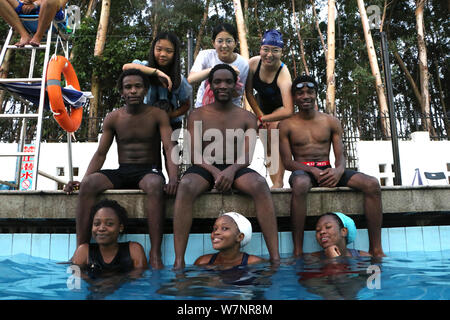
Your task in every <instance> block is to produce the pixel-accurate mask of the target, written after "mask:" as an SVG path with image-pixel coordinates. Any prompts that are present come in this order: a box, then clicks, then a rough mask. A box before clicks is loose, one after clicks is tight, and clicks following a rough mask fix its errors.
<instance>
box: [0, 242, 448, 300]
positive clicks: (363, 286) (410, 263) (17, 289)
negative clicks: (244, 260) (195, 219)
mask: <svg viewBox="0 0 450 320" xmlns="http://www.w3.org/2000/svg"><path fill="white" fill-rule="evenodd" d="M334 262H335V263H333V264H324V263H323V262H321V261H319V260H310V259H293V258H289V257H283V259H282V260H281V264H280V265H279V266H278V267H276V268H274V267H271V266H270V264H268V263H263V264H258V265H253V266H249V267H247V268H244V269H240V270H237V271H234V272H224V271H218V270H207V269H205V268H200V267H195V266H188V267H187V268H186V269H185V270H184V271H182V272H173V271H172V270H170V268H166V269H163V270H156V271H153V270H147V271H145V272H144V273H143V274H142V275H141V277H139V278H136V279H132V278H130V277H127V276H117V277H111V278H108V279H95V280H89V281H86V280H84V279H79V278H77V277H76V270H74V269H72V268H70V265H67V264H60V263H57V261H53V260H49V259H44V258H38V257H32V256H30V255H27V254H17V255H12V256H3V257H0V299H1V300H11V299H14V300H16V299H23V300H103V299H106V300H179V299H183V300H222V299H226V300H323V299H338V300H339V299H345V300H347V299H349V300H448V299H450V250H445V251H436V252H423V251H421V252H395V253H391V254H389V256H388V257H385V258H383V259H381V260H380V261H375V260H373V259H371V258H360V259H353V258H346V259H342V260H335V261H334ZM74 271H75V272H74Z"/></svg>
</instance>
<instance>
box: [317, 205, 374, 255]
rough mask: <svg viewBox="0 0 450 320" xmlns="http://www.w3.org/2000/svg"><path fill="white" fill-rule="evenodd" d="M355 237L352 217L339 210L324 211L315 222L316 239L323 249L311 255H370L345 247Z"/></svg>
mask: <svg viewBox="0 0 450 320" xmlns="http://www.w3.org/2000/svg"><path fill="white" fill-rule="evenodd" d="M355 238H356V226H355V222H354V221H353V219H352V218H350V217H348V216H346V215H345V214H343V213H341V212H328V213H325V214H324V215H322V216H321V217H320V218H319V220H318V221H317V224H316V240H317V243H318V244H319V245H320V246H321V247H322V248H323V251H319V252H314V253H312V255H313V256H320V257H326V258H335V257H359V256H371V255H370V253H368V252H365V251H361V250H356V249H349V248H347V246H348V245H349V244H350V243H352V242H353V241H354V240H355Z"/></svg>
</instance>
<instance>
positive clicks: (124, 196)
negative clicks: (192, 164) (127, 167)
mask: <svg viewBox="0 0 450 320" xmlns="http://www.w3.org/2000/svg"><path fill="white" fill-rule="evenodd" d="M381 192H382V203H383V213H384V215H388V214H392V213H406V212H408V213H414V212H450V186H419V187H403V186H402V187H382V188H381ZM100 198H109V199H113V200H117V201H118V202H119V203H120V204H122V205H123V206H124V207H125V208H126V209H127V211H128V214H129V218H132V219H133V218H136V219H144V218H146V214H145V207H146V201H145V199H146V195H145V193H144V192H143V191H141V190H107V191H106V192H104V193H102V194H101V195H100V196H99V199H100ZM272 198H273V202H274V205H275V212H276V215H277V217H289V214H290V213H289V212H290V199H291V189H275V190H273V191H272ZM0 204H1V205H0V218H1V219H23V220H26V219H73V218H75V208H76V204H77V195H76V194H72V195H66V194H65V193H64V192H62V191H0ZM173 204H174V198H173V197H170V198H167V204H166V218H168V219H171V218H173ZM227 211H237V212H240V213H242V214H244V215H245V216H248V217H255V209H254V204H253V201H252V199H251V198H250V197H249V196H246V195H243V194H239V193H233V194H222V193H219V192H215V191H211V192H209V193H205V194H203V195H201V196H200V197H199V198H198V199H197V200H196V202H195V204H194V213H193V217H194V218H198V219H205V218H216V217H217V216H218V214H219V213H220V212H227ZM329 211H341V212H344V213H346V214H349V215H361V214H362V213H363V212H364V211H363V195H362V193H360V192H357V191H354V190H352V189H350V188H313V189H312V190H311V191H310V193H309V195H308V216H318V215H321V214H322V213H325V212H329ZM449 224H450V221H449Z"/></svg>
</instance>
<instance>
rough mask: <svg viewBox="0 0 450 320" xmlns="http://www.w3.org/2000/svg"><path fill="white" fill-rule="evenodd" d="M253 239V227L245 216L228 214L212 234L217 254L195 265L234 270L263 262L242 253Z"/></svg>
mask: <svg viewBox="0 0 450 320" xmlns="http://www.w3.org/2000/svg"><path fill="white" fill-rule="evenodd" d="M251 237H252V225H251V223H250V221H249V220H248V219H247V218H245V217H244V216H243V215H241V214H239V213H236V212H227V213H224V214H223V215H221V216H220V217H219V218H217V219H216V222H215V223H214V226H213V231H212V232H211V242H212V246H213V248H214V249H215V250H219V252H218V253H215V254H206V255H203V256H201V257H199V258H198V259H197V260H196V261H195V263H194V264H195V265H208V266H216V265H220V266H221V267H224V268H225V269H226V268H230V267H231V268H232V267H236V266H246V265H247V264H253V263H258V262H263V261H264V259H262V258H260V257H258V256H254V255H249V254H247V253H245V252H241V250H240V248H241V247H244V246H245V245H247V243H249V242H250V239H251Z"/></svg>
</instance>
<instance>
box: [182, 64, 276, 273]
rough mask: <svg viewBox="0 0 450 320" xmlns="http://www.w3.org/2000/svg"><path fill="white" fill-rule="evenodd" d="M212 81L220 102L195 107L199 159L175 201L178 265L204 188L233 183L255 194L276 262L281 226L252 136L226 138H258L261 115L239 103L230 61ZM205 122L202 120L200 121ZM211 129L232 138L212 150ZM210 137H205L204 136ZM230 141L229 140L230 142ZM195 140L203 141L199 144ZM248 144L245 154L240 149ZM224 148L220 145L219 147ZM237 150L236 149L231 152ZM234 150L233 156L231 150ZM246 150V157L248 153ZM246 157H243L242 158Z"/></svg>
mask: <svg viewBox="0 0 450 320" xmlns="http://www.w3.org/2000/svg"><path fill="white" fill-rule="evenodd" d="M208 80H209V83H210V86H211V89H212V91H213V93H214V102H213V103H212V104H209V105H205V106H202V107H200V108H197V109H195V110H194V111H192V112H191V114H190V115H189V117H188V124H187V129H188V133H189V135H190V141H193V142H194V143H193V145H191V149H190V150H191V159H192V163H193V164H194V165H193V166H192V167H190V168H189V169H188V170H187V171H186V173H185V174H184V176H183V178H182V179H181V181H180V184H179V187H178V191H177V197H176V199H175V205H174V217H173V230H174V245H175V263H174V269H181V268H184V266H185V262H184V254H185V251H186V246H187V242H188V238H189V231H190V228H191V224H192V208H193V204H194V201H195V199H196V198H197V197H198V196H199V195H200V194H202V193H204V192H206V191H208V190H210V189H211V188H213V187H214V188H215V189H216V190H218V191H221V192H225V191H228V190H230V189H231V188H232V187H233V188H235V189H237V190H239V191H241V192H243V193H245V194H248V195H250V196H251V197H252V198H253V200H254V203H255V210H256V217H257V219H258V222H259V224H260V227H261V230H262V233H263V236H264V239H265V241H266V244H267V248H268V251H269V255H270V258H271V260H272V261H274V262H276V261H279V258H280V256H279V252H278V233H277V232H278V230H277V220H276V218H275V209H274V205H273V202H272V196H271V193H270V189H269V186H268V185H267V182H266V179H264V177H262V176H261V175H259V174H258V173H257V172H256V171H254V170H252V169H250V168H248V165H249V164H250V161H251V159H250V154H253V153H252V152H251V151H252V150H251V148H253V147H254V145H253V146H251V143H250V142H249V140H250V139H249V137H248V136H247V137H245V136H241V137H237V138H236V139H235V138H233V139H224V137H227V133H229V132H230V131H233V132H237V131H239V132H243V133H247V132H252V130H253V131H254V135H255V139H256V129H257V122H256V117H255V116H254V115H253V114H251V113H250V112H248V111H246V110H244V109H242V108H240V107H238V106H236V105H234V104H233V101H232V98H233V93H234V91H235V86H236V81H237V74H236V71H234V69H233V68H232V67H230V66H229V65H227V64H219V65H216V66H215V67H214V68H213V69H212V70H211V72H210V74H209V79H208ZM199 124H200V125H199ZM208 132H209V133H211V132H215V133H217V134H218V135H220V136H221V138H222V139H219V138H218V139H215V140H214V145H215V143H216V142H217V141H216V140H222V142H223V141H226V143H225V145H224V144H222V145H221V146H220V148H218V149H215V152H211V154H210V155H206V153H207V151H208V150H211V146H213V145H212V143H213V142H212V141H211V139H207V138H206V136H207V135H208ZM203 138H204V139H203ZM228 140H229V141H228ZM195 141H200V142H199V143H198V144H199V146H197V145H196V144H195ZM239 146H241V147H242V146H243V148H244V149H245V150H244V152H242V153H241V156H237V154H239V152H236V151H238V150H242V149H241V148H239ZM219 149H220V150H219ZM230 151H232V152H230ZM230 153H232V154H233V156H231V155H230ZM242 155H243V156H242ZM241 160H242V161H241Z"/></svg>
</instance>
